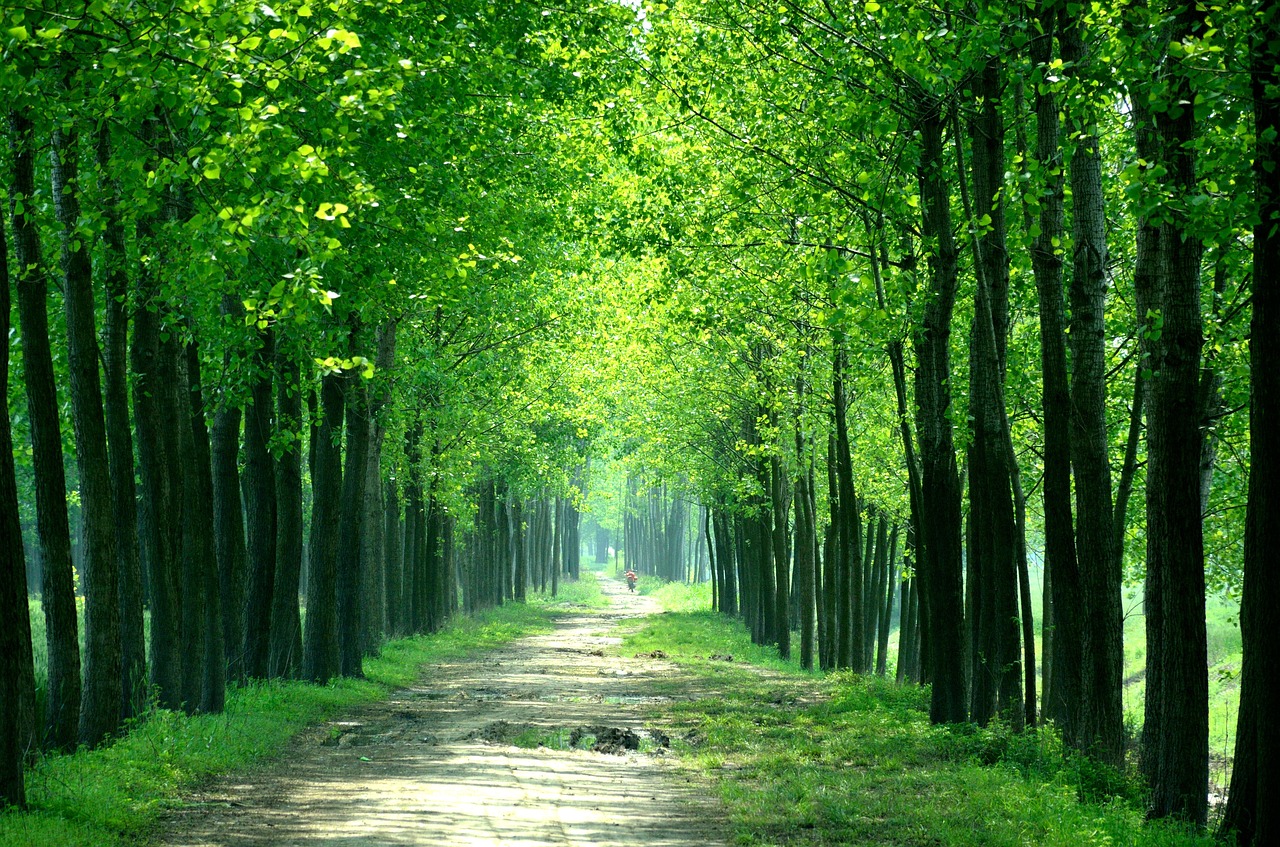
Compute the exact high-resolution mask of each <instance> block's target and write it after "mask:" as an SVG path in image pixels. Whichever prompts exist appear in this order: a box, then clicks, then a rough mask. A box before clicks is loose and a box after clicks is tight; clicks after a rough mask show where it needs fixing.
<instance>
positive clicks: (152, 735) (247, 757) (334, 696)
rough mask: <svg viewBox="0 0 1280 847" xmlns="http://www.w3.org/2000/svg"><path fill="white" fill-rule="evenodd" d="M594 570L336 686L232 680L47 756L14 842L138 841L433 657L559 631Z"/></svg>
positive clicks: (93, 846)
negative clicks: (192, 707) (212, 786)
mask: <svg viewBox="0 0 1280 847" xmlns="http://www.w3.org/2000/svg"><path fill="white" fill-rule="evenodd" d="M599 594H600V592H599V587H598V586H596V585H595V583H594V580H584V581H583V582H582V583H579V584H577V585H574V584H572V583H570V584H567V585H565V586H562V591H561V597H559V598H557V599H555V600H552V599H551V598H546V597H541V596H538V597H531V598H530V602H529V603H528V604H515V603H511V604H507V605H504V606H502V607H500V608H497V609H492V610H489V611H487V612H485V613H483V614H480V615H476V616H474V617H458V618H455V619H454V620H453V621H452V622H451V623H450V624H449V625H448V626H447V627H446V628H445V629H444V630H442V631H441V632H438V633H435V634H433V635H429V636H418V637H414V638H406V639H401V640H398V641H392V642H389V643H387V644H385V645H383V647H382V649H381V651H380V654H379V655H378V656H376V657H371V658H368V659H366V660H365V663H364V671H365V675H366V679H363V680H355V679H339V680H335V681H334V682H332V683H330V684H328V685H323V686H321V685H313V684H309V683H304V682H281V681H273V682H255V683H250V684H246V685H242V686H237V687H233V688H231V689H230V690H229V691H228V693H227V705H226V711H225V712H224V713H223V714H220V715H196V716H188V715H184V714H180V713H176V712H171V711H167V710H158V711H155V712H153V713H151V714H149V715H148V716H147V717H146V719H145V720H143V721H140V722H139V723H137V724H136V725H135V726H134V727H133V728H132V731H131V732H129V733H128V734H127V735H125V736H124V737H123V738H121V739H119V740H118V741H116V742H115V743H113V744H111V745H109V746H106V747H102V748H100V749H97V750H91V751H83V750H82V751H80V752H77V753H73V754H69V755H47V756H44V757H42V758H40V759H39V760H38V761H37V762H36V763H35V764H34V765H33V766H32V767H31V768H30V769H29V770H28V774H27V795H28V802H29V805H30V810H29V811H26V812H16V811H7V812H0V844H3V845H5V847H11V846H12V847H79V845H84V847H113V845H126V844H133V843H137V842H138V841H139V840H141V839H142V838H143V837H144V836H145V835H146V833H147V831H148V830H149V829H150V828H151V827H152V826H153V825H154V823H155V821H156V820H157V819H158V818H159V816H160V814H161V813H162V812H163V811H164V810H165V809H166V808H169V807H171V806H173V805H174V804H175V803H176V802H177V801H178V798H179V796H180V795H181V793H182V792H183V791H185V790H189V789H190V788H191V787H193V786H195V785H197V784H199V783H200V782H202V781H204V780H207V779H209V778H211V777H212V776H214V775H217V774H222V773H226V772H228V771H233V770H236V769H240V768H244V767H247V766H249V765H251V764H253V763H254V762H257V761H260V760H262V759H264V758H266V757H268V756H271V755H273V754H275V753H278V752H280V751H281V750H282V749H283V748H284V746H285V744H286V743H287V742H288V741H289V739H290V738H292V737H293V736H294V735H295V734H297V733H298V732H299V731H300V730H301V729H303V728H304V727H306V726H308V725H310V724H314V723H316V722H319V721H323V720H326V719H329V718H331V717H333V716H334V715H337V714H339V713H340V712H342V711H344V710H347V709H350V708H352V707H354V706H358V705H360V704H363V703H368V702H372V701H375V700H378V699H381V698H383V697H386V696H387V695H388V694H389V693H390V692H391V691H392V690H393V689H395V688H398V687H403V686H406V685H409V684H411V683H413V682H415V681H416V680H417V679H418V678H419V676H420V673H419V668H420V667H421V666H422V665H424V664H428V663H439V662H443V661H449V660H456V659H457V658H459V657H462V656H466V655H468V654H471V653H474V652H478V651H482V650H485V649H490V648H493V647H497V646H499V645H501V644H504V643H506V642H509V641H511V640H513V639H515V638H517V637H519V636H521V635H525V634H529V633H533V632H545V631H549V630H550V629H551V622H552V620H553V619H554V617H555V616H556V615H557V614H559V613H561V612H563V611H564V609H565V607H566V605H568V604H574V603H577V604H584V605H591V604H593V603H596V602H597V600H596V599H595V598H597V597H599Z"/></svg>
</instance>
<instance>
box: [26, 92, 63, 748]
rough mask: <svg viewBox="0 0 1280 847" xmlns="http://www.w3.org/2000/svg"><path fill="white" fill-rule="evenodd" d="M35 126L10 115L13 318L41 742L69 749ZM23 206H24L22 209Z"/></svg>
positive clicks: (58, 447) (55, 429)
mask: <svg viewBox="0 0 1280 847" xmlns="http://www.w3.org/2000/svg"><path fill="white" fill-rule="evenodd" d="M34 146H35V128H34V126H33V125H32V123H31V120H30V118H29V117H28V116H27V115H26V114H25V113H24V112H21V111H18V110H13V111H10V113H9V149H10V154H11V156H12V162H13V165H12V167H13V188H12V190H11V192H10V194H9V209H10V213H11V214H12V216H13V258H14V264H15V265H16V267H17V268H18V272H17V291H18V316H19V325H20V326H21V329H22V376H23V383H24V386H25V388H26V395H27V417H28V418H29V419H30V422H31V423H30V428H31V450H32V462H33V464H34V466H35V493H36V533H37V536H38V538H39V542H40V564H41V574H42V577H41V591H40V599H41V604H42V606H43V608H44V620H45V635H46V640H47V642H48V651H49V658H48V683H47V687H46V691H47V692H48V694H47V704H46V708H45V744H46V745H47V746H49V747H51V748H53V749H57V750H69V749H71V748H73V747H74V746H75V744H76V737H77V732H78V720H79V710H80V648H79V644H78V640H79V639H78V636H77V630H78V623H77V621H76V599H75V588H74V577H73V575H72V568H71V530H70V527H69V525H68V522H67V484H66V476H65V472H64V470H63V464H62V462H63V460H62V430H61V426H60V424H59V411H58V394H57V383H56V382H55V381H54V374H53V355H52V351H51V349H50V345H49V314H48V303H47V297H48V293H47V292H48V279H47V276H46V271H45V268H44V262H43V260H42V257H41V250H40V235H39V230H38V227H37V224H36V222H35V220H33V218H32V212H33V209H27V208H25V207H26V205H27V203H30V204H31V205H32V206H33V207H34V205H35V203H36V199H35V198H36V193H35V157H34ZM19 204H21V205H19Z"/></svg>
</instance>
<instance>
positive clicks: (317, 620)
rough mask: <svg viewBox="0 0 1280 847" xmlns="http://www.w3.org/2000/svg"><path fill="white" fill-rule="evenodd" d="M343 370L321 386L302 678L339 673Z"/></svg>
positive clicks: (314, 679)
mask: <svg viewBox="0 0 1280 847" xmlns="http://www.w3.org/2000/svg"><path fill="white" fill-rule="evenodd" d="M342 379H343V377H342V375H341V374H336V373H330V374H326V375H325V376H324V379H323V381H322V382H321V385H320V408H321V413H320V425H319V426H318V427H317V430H316V433H315V436H314V438H315V465H314V467H313V468H312V471H311V489H312V511H311V538H312V546H311V563H310V564H311V575H310V578H309V580H308V583H307V621H306V629H305V631H304V632H303V641H302V678H303V679H309V680H311V681H312V682H328V681H329V680H330V679H332V678H333V677H335V676H337V675H338V674H339V673H341V668H342V665H341V656H340V654H339V652H338V517H339V513H340V510H341V506H342V444H341V441H342V416H343V412H344V405H343V391H342Z"/></svg>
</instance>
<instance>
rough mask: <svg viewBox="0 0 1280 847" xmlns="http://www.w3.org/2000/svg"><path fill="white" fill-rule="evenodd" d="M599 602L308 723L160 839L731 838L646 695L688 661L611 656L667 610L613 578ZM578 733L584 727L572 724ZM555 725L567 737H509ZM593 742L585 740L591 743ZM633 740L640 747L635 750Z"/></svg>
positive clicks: (691, 841) (519, 845)
mask: <svg viewBox="0 0 1280 847" xmlns="http://www.w3.org/2000/svg"><path fill="white" fill-rule="evenodd" d="M602 585H603V587H604V590H605V592H606V593H607V594H608V595H609V596H610V599H611V603H610V605H609V606H608V607H607V608H606V609H604V610H579V611H575V612H572V613H570V614H567V615H565V616H564V617H563V618H561V619H560V621H559V622H558V624H557V626H556V629H555V631H554V632H553V633H550V634H548V635H540V636H535V637H530V638H525V639H521V640H519V641H516V642H513V643H512V644H510V645H508V646H507V647H504V648H501V649H498V650H495V651H492V652H488V653H485V654H483V655H481V656H479V657H474V658H473V659H471V660H469V661H465V662H459V663H456V664H442V665H433V666H428V667H427V668H424V673H423V677H422V680H421V681H420V682H419V684H418V685H417V686H415V687H413V688H408V689H405V690H402V691H398V692H396V693H395V694H394V695H392V696H391V698H390V699H388V700H386V701H384V702H381V703H377V704H375V705H372V706H369V707H367V708H365V709H362V710H361V711H359V712H356V713H353V714H350V715H347V716H344V717H343V718H342V719H341V720H339V721H334V722H332V723H329V724H325V725H323V726H320V727H317V728H316V729H315V730H313V731H309V732H306V733H303V734H302V735H301V736H300V737H299V738H298V739H296V740H295V741H294V742H293V744H292V746H291V747H290V749H289V750H288V751H287V752H286V753H285V754H284V755H283V756H281V757H280V758H279V759H278V760H276V761H274V762H272V763H270V764H268V765H266V766H263V767H260V768H257V769H255V770H253V771H252V772H250V773H248V774H238V775H236V776H233V777H229V778H227V779H226V780H225V781H223V782H220V783H216V784H214V785H212V786H209V787H208V788H207V789H206V790H205V791H204V792H202V793H200V794H198V795H194V796H192V797H190V798H189V803H188V805H186V806H185V807H184V808H183V809H182V810H180V811H175V812H173V813H172V814H171V815H169V816H168V818H167V819H166V820H165V822H164V823H163V825H162V827H161V829H160V831H159V833H158V834H157V838H156V844H157V845H164V847H213V845H217V847H250V845H254V847H257V845H268V844H270V845H282V847H283V846H284V845H288V847H292V845H323V846H324V847H371V846H372V845H432V847H436V845H441V846H442V847H444V846H446V845H447V847H453V846H454V845H457V847H480V845H486V846H487V845H512V847H541V845H623V844H626V845H650V846H651V847H677V845H699V846H700V847H712V845H716V844H724V843H727V841H726V835H725V829H724V827H723V826H722V824H721V821H723V818H724V816H723V813H722V811H721V809H720V808H719V807H718V806H717V805H716V803H715V802H714V801H712V800H711V799H709V798H708V796H707V787H706V786H705V785H703V784H701V783H699V782H698V781H697V780H696V778H695V777H693V776H692V775H691V774H689V773H688V772H685V771H682V770H680V769H678V768H676V767H673V766H670V765H669V764H668V763H667V762H666V760H665V757H664V755H663V753H664V752H665V751H664V750H663V749H662V743H663V734H662V732H661V730H660V729H658V728H656V727H653V726H652V725H650V724H648V723H646V720H645V717H644V711H645V706H646V704H652V703H654V702H660V701H661V700H664V699H667V697H668V695H669V693H670V692H671V690H672V688H673V683H677V686H676V687H677V688H678V683H679V682H680V678H679V671H678V669H677V668H676V667H675V666H674V665H672V664H670V663H668V662H664V661H662V660H661V659H651V658H631V657H620V656H617V655H606V649H607V648H610V647H614V646H616V645H617V644H618V643H619V641H620V636H619V630H620V629H622V628H625V627H627V626H631V625H634V624H635V623H636V622H637V618H639V617H641V616H643V615H647V614H652V613H654V612H656V611H657V609H656V607H655V605H654V604H653V602H652V601H650V600H649V599H648V598H646V597H640V596H636V595H631V594H628V593H627V591H626V589H625V587H623V586H622V585H621V583H619V582H617V581H615V580H602ZM575 731H576V732H575ZM551 734H556V735H557V737H558V738H559V739H561V740H562V742H563V743H561V744H559V745H558V746H561V747H568V743H567V742H568V741H569V740H571V739H572V740H576V741H577V746H578V748H581V747H582V746H584V745H591V744H592V742H593V740H594V742H595V747H596V748H597V749H594V750H589V749H549V748H546V747H542V748H536V749H524V748H523V747H517V746H515V745H513V744H512V743H511V742H512V741H513V740H514V739H515V738H516V737H517V736H523V738H524V739H525V740H526V742H525V743H527V739H528V738H530V737H534V736H536V735H551ZM584 739H585V740H584ZM637 742H638V743H639V749H638V750H636V749H628V748H629V747H634V746H635V745H636V744H637Z"/></svg>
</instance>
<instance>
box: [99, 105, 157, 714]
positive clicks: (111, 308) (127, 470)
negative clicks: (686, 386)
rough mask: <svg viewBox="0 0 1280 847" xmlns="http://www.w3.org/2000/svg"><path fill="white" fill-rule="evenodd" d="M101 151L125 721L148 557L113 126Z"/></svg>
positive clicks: (105, 360)
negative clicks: (141, 528)
mask: <svg viewBox="0 0 1280 847" xmlns="http://www.w3.org/2000/svg"><path fill="white" fill-rule="evenodd" d="M96 141H97V143H96V145H95V153H96V157H97V166H98V181H99V185H100V188H101V191H102V193H103V196H104V202H103V215H104V232H103V236H104V238H103V247H104V252H103V272H104V274H103V281H104V289H105V297H104V298H103V300H104V303H105V310H104V318H103V323H102V365H103V367H102V375H103V386H102V396H103V411H104V412H105V414H106V420H107V447H108V453H109V457H110V460H111V492H112V497H111V504H112V508H113V515H114V524H115V532H116V555H117V558H118V560H119V585H120V684H121V703H120V707H121V711H120V716H121V717H122V718H124V719H125V720H128V719H130V718H133V717H136V716H138V715H140V714H141V713H142V711H143V710H144V709H145V708H146V702H147V663H146V634H145V630H144V627H143V614H142V607H143V602H142V563H141V559H140V558H139V551H138V502H137V500H138V491H137V487H136V486H135V484H134V467H133V432H132V430H131V429H130V426H129V380H128V373H129V338H128V335H129V275H128V273H127V272H126V270H125V268H126V263H127V261H128V255H127V249H126V241H127V239H126V236H125V230H124V225H123V224H122V223H121V220H120V214H121V213H120V209H119V203H120V190H119V186H118V185H117V183H116V181H115V179H114V178H112V177H111V176H110V175H111V173H112V172H113V167H114V163H113V162H112V160H111V129H110V126H109V125H108V124H107V123H106V122H105V121H104V122H103V124H102V126H100V127H99V128H98V134H97V139H96Z"/></svg>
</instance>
